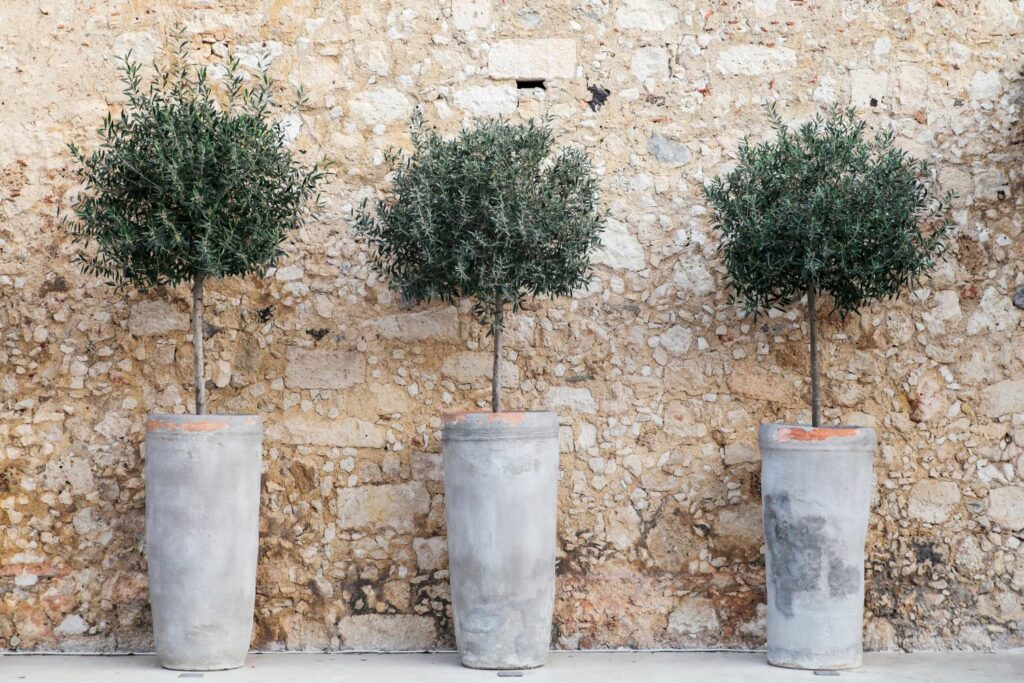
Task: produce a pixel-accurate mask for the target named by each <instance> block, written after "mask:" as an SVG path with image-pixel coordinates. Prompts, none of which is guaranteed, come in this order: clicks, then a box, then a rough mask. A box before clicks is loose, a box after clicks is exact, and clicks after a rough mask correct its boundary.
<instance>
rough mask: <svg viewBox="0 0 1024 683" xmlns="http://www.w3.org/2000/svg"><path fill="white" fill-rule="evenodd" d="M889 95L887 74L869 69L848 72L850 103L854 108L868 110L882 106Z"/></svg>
mask: <svg viewBox="0 0 1024 683" xmlns="http://www.w3.org/2000/svg"><path fill="white" fill-rule="evenodd" d="M888 94H889V74H887V73H879V72H877V71H872V70H871V69H853V70H852V71H850V103H851V104H853V106H855V107H861V108H870V107H877V106H879V105H881V104H882V102H883V100H884V99H885V97H886V96H888Z"/></svg>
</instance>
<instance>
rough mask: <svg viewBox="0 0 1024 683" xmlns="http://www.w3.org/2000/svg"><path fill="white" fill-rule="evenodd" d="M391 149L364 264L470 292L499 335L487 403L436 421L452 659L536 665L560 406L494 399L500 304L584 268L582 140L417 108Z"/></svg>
mask: <svg viewBox="0 0 1024 683" xmlns="http://www.w3.org/2000/svg"><path fill="white" fill-rule="evenodd" d="M412 142H413V148H414V149H413V152H412V153H411V154H409V155H396V156H393V157H392V161H393V166H394V172H395V173H394V180H393V185H392V187H391V190H390V193H389V195H388V196H387V197H386V198H384V199H383V200H381V201H378V202H377V203H376V205H375V206H374V207H373V208H368V207H367V204H366V203H365V202H364V204H363V206H362V208H361V209H360V210H359V211H358V212H357V215H356V221H355V226H356V229H357V230H358V231H359V232H360V233H362V234H363V235H364V236H365V237H366V238H367V239H368V240H369V242H370V243H371V244H372V246H373V247H374V248H375V249H374V266H375V268H376V270H377V271H378V272H379V273H381V274H382V275H383V276H385V277H386V278H387V280H388V281H389V282H390V284H391V286H392V287H393V288H394V289H395V290H397V291H398V292H399V293H400V294H401V295H402V296H403V297H405V298H406V299H408V300H412V301H424V300H431V299H435V300H442V301H447V302H454V301H456V300H458V299H460V298H463V297H467V298H470V299H472V300H473V301H474V302H475V307H474V311H475V314H476V317H477V319H478V320H479V321H480V324H481V325H483V326H484V327H485V328H486V329H487V331H488V333H489V334H490V336H491V337H492V338H493V340H494V370H493V376H492V386H493V390H492V401H491V409H492V411H491V412H490V413H487V412H482V413H479V412H464V413H453V414H449V415H445V417H444V426H443V430H442V441H443V445H442V448H443V461H444V477H445V518H446V521H447V529H448V558H449V565H450V571H451V574H450V577H451V589H452V607H453V609H454V613H455V636H456V641H457V643H458V647H459V652H460V654H461V659H462V663H463V664H464V665H466V666H469V667H474V668H483V669H522V668H530V667H537V666H541V665H542V664H543V663H544V661H545V660H546V658H547V653H548V648H549V646H550V643H551V619H552V611H553V608H554V598H555V543H556V538H555V523H556V519H555V513H556V492H557V487H558V464H559V463H558V456H559V452H558V418H557V416H556V415H555V414H554V413H553V412H551V411H542V412H513V411H505V410H502V402H501V399H502V397H501V393H502V387H501V358H502V331H503V330H504V327H505V316H506V314H507V313H508V312H510V311H517V310H519V308H520V306H521V305H522V303H523V301H524V300H525V298H526V297H527V296H531V295H534V296H535V295H547V296H567V295H570V294H571V293H572V292H573V290H575V289H577V288H579V287H581V286H583V285H585V284H586V283H587V281H588V279H589V275H588V271H589V257H590V254H591V252H592V251H593V249H594V248H595V247H596V246H597V245H598V243H599V241H600V231H601V227H602V223H603V213H602V212H601V211H600V210H599V209H598V191H597V180H596V178H595V175H594V173H593V170H592V168H591V164H590V161H589V159H588V157H587V155H586V154H585V153H583V152H582V151H579V150H576V149H571V148H567V149H563V150H562V151H560V152H558V153H557V154H553V153H552V143H553V136H552V133H551V131H550V129H549V128H548V127H547V126H546V125H537V124H534V123H533V122H530V123H528V124H523V125H513V124H510V123H508V122H506V121H503V120H485V121H479V122H477V124H476V126H475V128H473V129H464V130H463V131H462V132H461V134H460V135H459V136H458V137H457V138H455V139H453V140H445V139H443V138H442V137H441V136H440V135H439V134H438V133H436V132H435V131H433V130H430V129H425V128H424V127H423V125H422V121H421V120H419V118H418V117H417V118H416V119H415V120H414V123H413V134H412Z"/></svg>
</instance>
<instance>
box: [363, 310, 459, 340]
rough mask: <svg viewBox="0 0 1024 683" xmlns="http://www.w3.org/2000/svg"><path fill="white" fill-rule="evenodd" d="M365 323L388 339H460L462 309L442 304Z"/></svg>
mask: <svg viewBox="0 0 1024 683" xmlns="http://www.w3.org/2000/svg"><path fill="white" fill-rule="evenodd" d="M364 326H365V327H367V328H369V329H370V330H371V331H373V332H376V333H377V334H378V335H380V336H381V337H383V338H384V339H395V340H397V341H406V342H417V341H427V340H431V341H447V342H453V341H458V339H459V312H458V310H456V308H455V307H454V306H438V307H436V308H431V309H428V310H426V311H417V312H416V313H396V314H395V315H388V316H385V317H383V318H378V319H377V320H370V321H368V322H366V323H364Z"/></svg>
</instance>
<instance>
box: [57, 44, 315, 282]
mask: <svg viewBox="0 0 1024 683" xmlns="http://www.w3.org/2000/svg"><path fill="white" fill-rule="evenodd" d="M176 38H177V39H178V42H177V49H176V50H175V51H174V52H172V54H171V55H170V58H169V59H168V60H167V63H166V64H162V65H161V64H156V65H154V67H155V69H156V73H155V77H154V78H153V79H152V80H151V81H150V83H149V84H148V86H145V85H143V82H142V77H141V75H140V65H139V64H138V63H136V62H133V61H132V60H131V58H130V55H129V56H127V57H125V59H124V63H123V65H122V81H123V83H124V85H125V89H124V93H125V96H126V97H127V104H126V106H125V107H124V109H123V110H122V112H121V113H120V115H118V116H111V115H108V116H107V118H106V120H105V121H104V124H103V127H102V128H100V129H99V131H98V132H99V135H100V137H101V144H100V145H99V147H98V149H96V151H94V152H93V153H92V154H91V155H88V156H87V155H85V154H83V153H82V152H80V151H79V150H78V149H77V148H75V147H74V146H72V148H71V149H72V153H73V154H74V156H75V158H76V159H77V160H78V162H79V169H78V175H79V177H80V179H81V180H82V181H83V182H84V184H85V189H84V191H83V192H81V193H80V194H79V195H78V197H77V199H76V200H75V202H74V206H73V211H74V214H75V216H76V217H77V220H74V221H71V222H70V223H69V228H70V230H71V233H72V235H73V236H74V239H75V240H76V241H77V242H78V243H80V244H82V245H83V246H84V247H86V248H85V249H83V250H82V252H81V253H80V254H79V259H80V261H81V263H82V266H83V270H85V271H86V272H87V273H90V274H96V275H100V276H103V277H105V278H107V279H108V281H109V282H111V284H114V285H118V286H123V285H126V284H131V285H134V286H136V287H139V288H141V289H147V288H150V287H154V286H158V285H167V284H169V285H173V284H177V283H180V282H192V281H194V280H195V279H197V278H207V277H210V278H219V277H225V276H232V275H244V274H247V273H263V272H264V271H266V269H267V268H269V267H271V266H272V265H273V264H274V263H275V261H276V259H277V258H278V256H279V255H280V254H281V250H280V246H279V245H280V244H281V242H282V240H283V239H284V238H285V236H286V234H287V232H288V231H289V230H291V229H293V228H295V227H297V226H298V225H299V224H300V223H301V220H302V217H303V214H304V209H305V208H306V205H307V200H308V199H310V198H311V197H312V196H313V194H314V192H315V187H316V184H317V182H318V181H319V180H320V179H321V177H322V176H323V170H322V169H321V168H320V167H319V166H313V167H312V169H310V170H303V169H302V168H300V166H299V165H298V163H297V162H296V160H295V159H294V158H293V155H292V153H291V151H290V150H288V148H287V147H285V145H284V138H283V131H282V128H281V126H280V124H279V123H276V122H273V121H271V109H272V100H271V86H272V84H271V82H270V80H269V78H268V77H267V74H266V72H264V73H263V74H262V75H261V76H260V77H259V78H258V79H256V80H255V81H254V85H252V86H248V87H247V86H246V85H245V78H244V76H243V74H242V73H241V72H240V71H239V68H238V63H237V61H232V62H230V63H229V64H228V65H227V78H226V80H225V85H224V88H223V93H214V91H213V89H212V88H211V83H210V77H209V75H208V73H207V70H206V69H205V68H200V67H197V66H195V65H194V64H193V63H192V62H191V61H190V60H189V58H188V54H187V42H186V41H184V40H182V36H181V35H180V34H179V35H178V36H176ZM218 95H220V96H218ZM93 243H95V245H96V249H95V250H92V249H91V246H92V245H93Z"/></svg>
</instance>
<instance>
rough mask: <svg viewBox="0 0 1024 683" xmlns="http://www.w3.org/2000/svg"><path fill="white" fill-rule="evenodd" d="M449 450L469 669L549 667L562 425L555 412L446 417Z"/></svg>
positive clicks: (453, 549) (459, 637) (453, 536)
mask: <svg viewBox="0 0 1024 683" xmlns="http://www.w3.org/2000/svg"><path fill="white" fill-rule="evenodd" d="M443 450H444V490H445V520H446V522H447V526H448V564H449V569H450V581H451V591H452V609H453V610H454V612H455V639H456V642H457V644H458V647H459V655H460V657H461V660H462V664H463V665H464V666H468V667H472V668H474V669H529V668H534V667H538V666H542V665H543V664H544V662H545V661H546V660H547V656H548V650H549V649H550V646H551V620H552V613H553V611H554V604H555V543H556V538H555V524H556V518H555V517H556V515H555V513H556V508H557V496H558V418H557V416H556V415H555V414H554V413H552V412H523V413H458V414H450V415H446V416H445V420H444V430H443Z"/></svg>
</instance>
